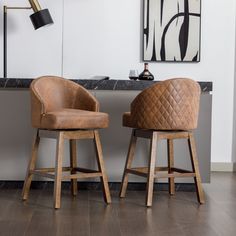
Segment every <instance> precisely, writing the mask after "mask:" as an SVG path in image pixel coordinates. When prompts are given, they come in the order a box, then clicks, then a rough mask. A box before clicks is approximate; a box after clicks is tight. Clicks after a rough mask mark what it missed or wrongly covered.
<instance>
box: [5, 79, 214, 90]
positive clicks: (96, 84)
mask: <svg viewBox="0 0 236 236" xmlns="http://www.w3.org/2000/svg"><path fill="white" fill-rule="evenodd" d="M32 81H33V79H24V78H22V79H20V78H19V79H16V78H7V79H4V78H0V89H28V88H29V86H30V84H31V82H32ZM72 81H74V82H76V83H78V84H80V85H82V86H83V87H85V88H86V89H88V90H143V89H145V88H147V87H149V86H150V85H152V84H154V83H156V82H158V81H134V80H114V79H110V80H95V79H72ZM198 83H199V85H200V86H201V89H202V92H211V91H212V82H200V81H199V82H198Z"/></svg>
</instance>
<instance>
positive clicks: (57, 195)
mask: <svg viewBox="0 0 236 236" xmlns="http://www.w3.org/2000/svg"><path fill="white" fill-rule="evenodd" d="M63 154H64V138H63V133H62V132H59V135H58V138H57V151H56V163H55V166H56V168H55V182H54V207H55V209H58V208H60V206H61V178H62V158H63Z"/></svg>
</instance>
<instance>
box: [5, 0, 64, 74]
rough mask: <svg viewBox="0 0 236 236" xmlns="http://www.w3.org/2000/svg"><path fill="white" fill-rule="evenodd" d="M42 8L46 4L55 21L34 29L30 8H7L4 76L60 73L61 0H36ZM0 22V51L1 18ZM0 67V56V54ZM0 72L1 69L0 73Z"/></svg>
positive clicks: (10, 0) (18, 0)
mask: <svg viewBox="0 0 236 236" xmlns="http://www.w3.org/2000/svg"><path fill="white" fill-rule="evenodd" d="M40 3H41V6H42V8H49V9H50V12H51V15H52V17H53V19H54V22H55V24H54V25H53V27H45V28H42V29H39V30H36V31H35V30H34V28H33V25H32V23H31V20H30V19H29V16H30V15H31V14H32V13H33V11H32V10H8V77H9V78H10V77H22V78H23V77H26V78H27V77H30V78H32V77H37V76H40V75H45V74H55V75H61V64H62V58H61V55H62V13H63V7H62V6H63V5H62V3H63V1H62V0H51V1H48V0H40ZM3 5H7V6H29V3H28V0H1V1H0V9H1V11H0V19H2V17H3V16H2V14H3V11H2V8H3ZM0 22H1V26H0V35H1V38H0V45H1V47H0V53H1V54H0V55H2V53H3V52H2V20H1V21H0ZM0 64H1V70H2V56H1V58H0ZM1 74H2V73H1Z"/></svg>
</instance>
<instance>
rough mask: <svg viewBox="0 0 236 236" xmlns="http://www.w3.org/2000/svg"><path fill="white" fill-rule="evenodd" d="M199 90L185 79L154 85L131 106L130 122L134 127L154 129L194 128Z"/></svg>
mask: <svg viewBox="0 0 236 236" xmlns="http://www.w3.org/2000/svg"><path fill="white" fill-rule="evenodd" d="M200 94H201V89H200V86H199V84H198V83H197V82H195V81H193V80H191V79H186V78H175V79H169V80H165V81H162V82H157V83H155V84H154V85H152V86H150V87H149V88H147V89H145V90H144V91H142V92H141V93H140V94H139V95H138V96H137V97H136V98H135V99H134V101H133V102H132V103H131V116H132V121H133V122H134V123H135V124H136V126H137V127H139V128H143V129H156V130H191V129H195V128H197V122H198V112H199V101H200Z"/></svg>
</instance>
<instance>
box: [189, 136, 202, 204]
mask: <svg viewBox="0 0 236 236" xmlns="http://www.w3.org/2000/svg"><path fill="white" fill-rule="evenodd" d="M188 144H189V151H190V157H191V163H192V168H193V172H195V174H196V177H194V182H195V185H196V190H197V198H198V202H199V203H201V204H203V203H205V199H204V192H203V188H202V183H201V176H200V172H199V165H198V160H197V152H196V146H195V141H194V136H193V134H192V133H189V139H188Z"/></svg>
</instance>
